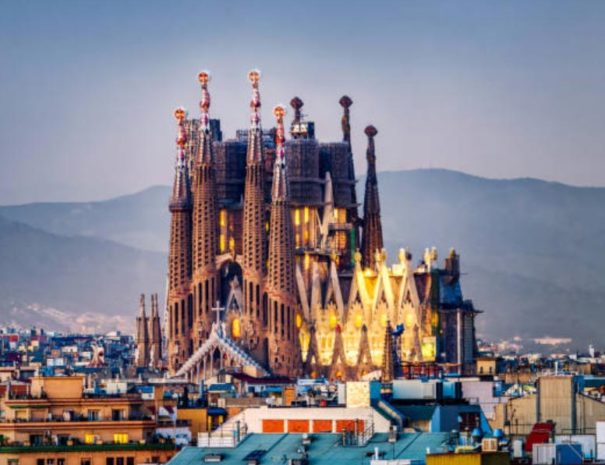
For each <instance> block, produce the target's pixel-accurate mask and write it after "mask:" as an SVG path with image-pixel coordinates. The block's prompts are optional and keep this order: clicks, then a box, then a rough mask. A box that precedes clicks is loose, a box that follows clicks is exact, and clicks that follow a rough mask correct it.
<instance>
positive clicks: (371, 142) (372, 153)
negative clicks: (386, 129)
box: [364, 125, 378, 164]
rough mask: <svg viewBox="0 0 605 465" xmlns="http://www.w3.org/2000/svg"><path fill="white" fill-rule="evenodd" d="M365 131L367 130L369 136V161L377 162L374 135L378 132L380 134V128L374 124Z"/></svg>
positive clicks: (367, 153) (367, 154)
mask: <svg viewBox="0 0 605 465" xmlns="http://www.w3.org/2000/svg"><path fill="white" fill-rule="evenodd" d="M364 132H365V134H366V136H368V150H367V152H366V156H367V159H368V163H372V164H374V163H376V152H375V149H374V137H375V136H376V134H378V130H377V129H376V128H375V127H374V126H372V125H369V126H367V127H366V129H365V131H364Z"/></svg>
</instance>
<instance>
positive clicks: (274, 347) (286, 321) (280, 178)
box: [267, 105, 301, 376]
mask: <svg viewBox="0 0 605 465" xmlns="http://www.w3.org/2000/svg"><path fill="white" fill-rule="evenodd" d="M285 112H286V111H285V109H284V107H282V106H279V105H278V106H276V107H275V109H274V110H273V113H274V115H275V118H276V120H277V128H276V133H275V139H276V140H275V145H276V147H275V163H274V165H273V184H272V188H271V220H270V228H269V257H268V263H269V269H268V277H267V291H268V296H269V329H268V331H269V334H270V337H269V367H270V369H271V371H272V372H273V373H275V374H278V375H284V376H293V375H296V374H299V373H300V371H301V361H300V355H299V354H300V348H299V343H298V332H297V330H296V321H295V320H296V309H297V300H296V283H295V268H294V231H293V227H292V216H291V213H290V201H289V192H288V191H289V186H288V178H287V170H286V157H285V150H284V142H285V130H284V114H285Z"/></svg>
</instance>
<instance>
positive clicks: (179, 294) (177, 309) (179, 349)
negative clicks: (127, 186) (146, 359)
mask: <svg viewBox="0 0 605 465" xmlns="http://www.w3.org/2000/svg"><path fill="white" fill-rule="evenodd" d="M174 115H175V117H176V119H177V121H178V135H177V139H176V143H177V156H176V167H175V174H174V184H173V187H172V195H171V197H170V203H169V210H170V214H171V223H170V250H169V252H168V275H169V281H168V309H169V315H170V324H169V327H170V335H169V340H170V344H169V347H168V351H169V367H170V370H171V371H174V370H175V369H176V368H177V367H178V366H179V365H180V364H182V363H183V362H184V361H185V360H187V358H188V357H189V356H190V355H191V352H192V349H193V344H192V341H191V327H192V323H193V308H192V299H191V295H190V292H189V291H190V286H191V192H190V186H189V173H188V169H187V163H186V160H185V144H186V143H187V135H186V132H185V127H184V124H183V121H184V120H185V116H186V112H185V110H184V109H183V108H178V109H177V110H176V111H175V112H174Z"/></svg>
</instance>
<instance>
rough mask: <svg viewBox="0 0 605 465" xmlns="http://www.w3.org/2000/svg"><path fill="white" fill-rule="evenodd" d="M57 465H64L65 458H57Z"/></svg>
mask: <svg viewBox="0 0 605 465" xmlns="http://www.w3.org/2000/svg"><path fill="white" fill-rule="evenodd" d="M57 465H65V459H64V458H61V459H57Z"/></svg>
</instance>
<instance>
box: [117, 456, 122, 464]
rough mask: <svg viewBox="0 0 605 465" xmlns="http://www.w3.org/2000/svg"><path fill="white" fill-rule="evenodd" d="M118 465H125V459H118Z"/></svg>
mask: <svg viewBox="0 0 605 465" xmlns="http://www.w3.org/2000/svg"><path fill="white" fill-rule="evenodd" d="M116 465H124V457H118V458H116Z"/></svg>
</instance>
